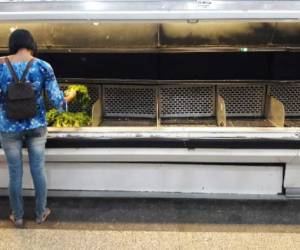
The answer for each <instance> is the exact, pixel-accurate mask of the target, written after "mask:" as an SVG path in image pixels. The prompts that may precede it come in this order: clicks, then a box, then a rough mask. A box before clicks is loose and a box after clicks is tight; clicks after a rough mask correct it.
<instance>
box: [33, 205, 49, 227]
mask: <svg viewBox="0 0 300 250" xmlns="http://www.w3.org/2000/svg"><path fill="white" fill-rule="evenodd" d="M50 214H51V209H50V208H46V210H45V212H44V213H43V215H42V217H40V218H36V223H37V224H42V223H43V222H45V221H46V220H47V219H48V217H49V215H50Z"/></svg>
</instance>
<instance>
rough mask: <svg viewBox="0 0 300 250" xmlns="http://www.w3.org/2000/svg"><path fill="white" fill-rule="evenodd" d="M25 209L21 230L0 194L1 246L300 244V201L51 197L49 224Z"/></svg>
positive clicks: (181, 248) (29, 204)
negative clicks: (40, 222)
mask: <svg viewBox="0 0 300 250" xmlns="http://www.w3.org/2000/svg"><path fill="white" fill-rule="evenodd" d="M25 206H26V212H25V217H26V229H23V230H16V229H13V227H12V225H11V224H10V223H9V221H8V220H7V214H8V213H9V206H8V200H7V198H0V250H6V249H8V250H11V249H12V250H18V249H20V250H21V249H22V250H23V249H24V250H27V249H28V250H35V249H38V250H40V249H41V250H43V249H50V250H51V249H72V250H76V249H80V250H81V249H88V250H90V249H101V250H102V249H104V250H106V249H120V250H123V249H124V250H127V249H128V250H135V249H143V250H147V249H151V250H156V249H172V250H173V249H175V250H176V249H178V250H185V249H187V250H193V249H195V250H198V249H199V250H201V249H208V250H213V249H230V250H232V249H263V250H265V249H280V250H282V249H283V250H285V249H287V250H293V249H295V250H298V249H300V209H299V207H300V201H276V202H275V201H272V202H271V201H230V200H224V201H221V200H173V199H168V200H159V199H84V198H81V199H62V198H60V199H49V206H50V207H51V208H53V211H54V212H53V214H52V216H51V217H50V220H49V221H48V222H47V223H45V224H43V225H36V224H35V223H34V222H33V219H34V218H33V216H32V214H33V210H34V200H33V199H25Z"/></svg>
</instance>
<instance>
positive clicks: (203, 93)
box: [159, 86, 215, 118]
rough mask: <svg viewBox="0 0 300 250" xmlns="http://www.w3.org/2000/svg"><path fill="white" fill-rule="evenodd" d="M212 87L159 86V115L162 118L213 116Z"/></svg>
mask: <svg viewBox="0 0 300 250" xmlns="http://www.w3.org/2000/svg"><path fill="white" fill-rule="evenodd" d="M214 89H215V88H214V86H201V87H195V86H193V87H192V86H190V87H186V86H184V87H178V86H172V87H169V86H168V87H161V88H160V90H159V97H160V101H159V103H160V116H161V117H162V118H170V117H203V116H204V117H207V116H213V115H214V110H215V105H214V104H215V101H214V94H215V93H214Z"/></svg>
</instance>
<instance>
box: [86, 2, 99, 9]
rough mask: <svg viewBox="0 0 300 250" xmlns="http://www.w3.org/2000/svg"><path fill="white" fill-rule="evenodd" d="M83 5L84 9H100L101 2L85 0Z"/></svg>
mask: <svg viewBox="0 0 300 250" xmlns="http://www.w3.org/2000/svg"><path fill="white" fill-rule="evenodd" d="M83 6H84V9H85V10H101V9H102V7H103V4H102V3H101V2H97V1H87V2H84V3H83Z"/></svg>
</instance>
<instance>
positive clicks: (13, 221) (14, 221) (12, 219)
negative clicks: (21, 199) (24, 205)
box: [9, 214, 24, 228]
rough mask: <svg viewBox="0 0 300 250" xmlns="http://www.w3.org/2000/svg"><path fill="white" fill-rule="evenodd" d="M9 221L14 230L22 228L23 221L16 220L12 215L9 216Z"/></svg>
mask: <svg viewBox="0 0 300 250" xmlns="http://www.w3.org/2000/svg"><path fill="white" fill-rule="evenodd" d="M9 219H10V221H11V222H12V223H13V224H14V225H15V227H16V228H24V221H23V219H16V218H15V216H14V215H13V214H11V215H10V216H9Z"/></svg>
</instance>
